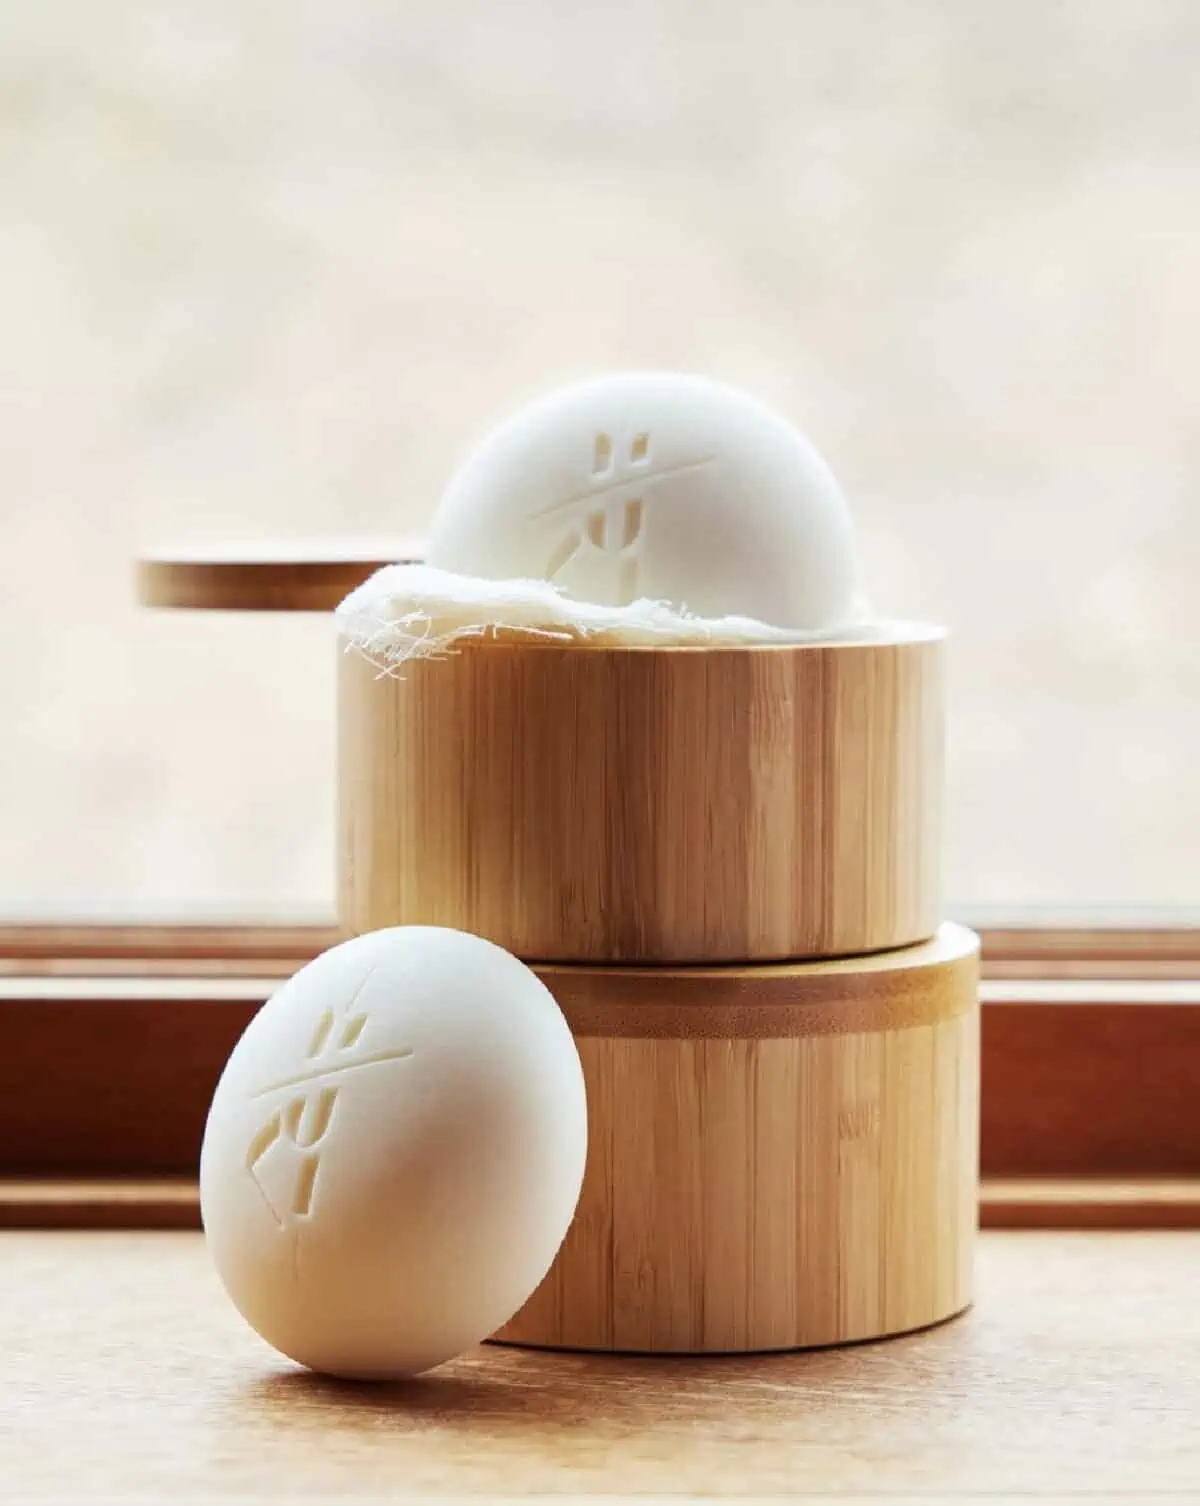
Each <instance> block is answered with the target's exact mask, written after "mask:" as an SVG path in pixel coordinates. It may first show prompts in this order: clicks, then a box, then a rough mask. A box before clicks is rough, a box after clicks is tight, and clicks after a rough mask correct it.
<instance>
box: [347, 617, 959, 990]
mask: <svg viewBox="0 0 1200 1506" xmlns="http://www.w3.org/2000/svg"><path fill="white" fill-rule="evenodd" d="M942 651H943V635H942V633H941V631H940V630H938V629H936V628H927V627H923V626H921V625H919V624H918V625H908V626H905V625H900V626H898V627H897V629H896V632H895V635H894V636H893V637H891V638H889V639H886V640H883V641H878V642H869V643H866V642H863V643H841V644H834V643H820V644H804V645H788V646H778V645H777V646H773V647H757V648H704V649H694V648H691V649H685V648H671V649H659V648H606V647H599V646H597V647H589V646H581V645H566V646H563V645H559V644H549V643H545V642H539V641H536V640H534V641H522V642H512V641H504V642H494V641H491V640H485V639H480V640H475V641H471V642H469V643H466V644H465V645H464V646H463V647H462V649H461V651H456V652H454V653H452V654H450V655H449V656H447V657H445V658H441V659H424V660H418V661H414V662H411V663H408V664H405V665H404V666H402V667H401V668H400V669H398V670H396V671H395V672H394V673H392V674H382V673H381V672H380V669H379V668H378V667H377V666H376V665H375V664H374V663H372V662H370V661H368V659H366V658H365V657H364V656H363V655H361V654H359V653H354V652H351V653H346V654H343V655H342V656H341V657H340V660H339V711H338V807H339V838H338V846H339V869H340V876H339V904H338V914H339V917H340V919H341V922H342V924H343V925H345V926H346V928H347V929H348V930H350V931H352V932H359V931H369V930H374V929H376V928H378V927H380V926H387V925H399V924H405V923H409V922H416V923H422V924H433V925H448V926H458V927H461V928H463V929H465V930H470V931H476V932H478V933H479V934H480V935H483V936H487V937H488V938H489V939H490V940H492V941H496V942H499V943H500V944H501V945H502V946H505V947H507V948H508V949H509V950H510V951H512V952H514V953H516V955H517V956H519V957H524V958H525V959H526V960H529V961H533V960H537V961H583V962H615V963H635V962H652V963H706V962H718V961H733V962H762V961H769V960H772V959H781V960H791V959H796V958H804V957H821V956H853V955H858V954H861V953H864V952H871V951H876V950H880V949H882V948H885V947H895V946H904V945H907V944H908V943H910V942H914V941H919V940H922V939H924V938H925V937H928V936H931V935H932V934H933V932H934V931H935V930H936V928H937V926H938V924H939V923H940V921H941V920H942V919H943V916H942V900H941V886H940V847H941V809H942V762H943V748H942V743H943V721H944V706H943V699H944V697H943V667H942V659H943V652H942Z"/></svg>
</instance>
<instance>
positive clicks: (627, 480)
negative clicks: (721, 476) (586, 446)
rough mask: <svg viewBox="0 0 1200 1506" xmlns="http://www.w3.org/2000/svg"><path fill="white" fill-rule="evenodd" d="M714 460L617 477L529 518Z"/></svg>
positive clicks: (695, 468) (706, 458)
mask: <svg viewBox="0 0 1200 1506" xmlns="http://www.w3.org/2000/svg"><path fill="white" fill-rule="evenodd" d="M716 459H717V457H716V456H715V455H704V456H702V457H701V458H700V459H699V460H688V461H685V462H684V463H683V464H682V465H668V466H664V467H663V468H662V470H660V471H642V470H639V471H638V473H637V475H636V476H618V477H617V478H616V480H615V481H607V482H605V484H604V485H603V486H594V487H590V488H589V489H588V490H587V491H586V492H578V493H577V494H576V495H575V496H573V497H565V498H564V499H563V500H562V501H561V502H551V504H550V506H549V507H543V508H541V509H540V510H539V511H538V512H531V513H530V514H529V516H530V517H531V518H550V517H553V516H554V514H555V513H560V512H566V511H567V510H568V509H569V508H572V507H576V506H578V504H579V503H581V502H594V501H595V500H596V498H597V497H604V496H607V494H608V493H609V492H615V491H620V489H621V488H622V487H623V486H638V487H643V486H645V485H646V483H647V482H648V481H663V480H665V479H666V478H667V477H668V476H681V475H682V474H683V473H684V472H685V471H698V470H701V469H703V467H704V466H706V465H713V464H714V463H715V461H716Z"/></svg>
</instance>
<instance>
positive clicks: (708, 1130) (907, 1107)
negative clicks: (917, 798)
mask: <svg viewBox="0 0 1200 1506" xmlns="http://www.w3.org/2000/svg"><path fill="white" fill-rule="evenodd" d="M977 970H978V941H977V938H976V937H975V935H974V933H973V932H970V931H967V930H965V929H964V928H962V927H960V926H945V927H943V928H942V930H941V931H940V932H939V934H938V937H937V940H936V941H934V942H930V943H926V944H925V945H922V946H917V947H910V948H905V949H903V950H901V951H898V952H890V953H887V954H883V955H879V956H876V957H873V958H865V959H860V960H858V961H853V962H852V961H847V960H843V961H839V962H832V963H831V962H812V963H807V964H791V965H788V966H776V967H771V968H724V969H716V968H699V969H691V968H678V969H675V968H672V969H666V968H663V969H633V970H627V969H604V968H583V967H576V968H562V969H552V970H550V972H549V973H548V975H547V977H546V981H547V983H548V985H549V986H550V988H551V990H552V991H555V992H556V995H557V996H559V997H560V998H561V999H562V1002H563V1007H564V1011H565V1013H566V1016H567V1019H568V1022H569V1023H570V1025H571V1028H572V1030H573V1032H574V1033H575V1037H576V1044H577V1045H578V1047H579V1055H580V1060H581V1061H582V1063H583V1075H584V1080H585V1082H586V1084H587V1094H588V1159H587V1170H586V1172H585V1175H584V1181H583V1191H582V1194H581V1196H580V1201H579V1208H578V1211H577V1213H576V1215H575V1220H574V1223H573V1224H572V1226H571V1229H570V1230H569V1232H568V1234H567V1237H566V1240H565V1241H564V1243H563V1246H562V1248H561V1250H560V1251H559V1253H558V1257H557V1259H556V1260H555V1262H554V1264H553V1266H552V1267H551V1269H550V1272H549V1274H548V1276H547V1277H546V1279H545V1281H544V1282H543V1283H542V1285H541V1286H540V1287H539V1289H538V1290H537V1292H535V1293H534V1295H533V1297H532V1298H531V1299H530V1301H529V1302H528V1303H527V1304H526V1305H525V1307H524V1308H523V1309H522V1311H521V1312H520V1313H519V1314H517V1316H516V1317H515V1318H514V1319H513V1321H512V1322H511V1323H510V1324H509V1325H508V1327H507V1328H506V1329H505V1330H504V1336H505V1337H507V1338H510V1339H513V1340H515V1341H519V1342H522V1343H530V1344H548V1345H561V1346H564V1347H567V1348H584V1349H621V1350H639V1351H643V1352H649V1353H662V1352H705V1353H717V1352H741V1351H746V1350H764V1349H784V1348H793V1347H797V1346H809V1345H816V1344H831V1343H841V1342H846V1341H848V1340H858V1339H864V1338H873V1337H877V1336H878V1335H879V1334H881V1333H897V1332H900V1331H902V1330H905V1329H911V1328H916V1327H920V1326H923V1325H925V1324H928V1323H932V1322H935V1321H936V1320H938V1319H941V1318H945V1317H947V1316H949V1315H950V1314H951V1313H954V1312H957V1311H959V1310H960V1309H961V1308H962V1307H963V1306H964V1305H965V1304H966V1303H967V1302H968V1301H969V1300H970V1294H971V1265H972V1255H973V1247H974V1241H975V1229H976V1224H977V1218H978V1213H977V1201H978V1189H977V1182H978V1166H979V1021H978V1006H977V1002H976V1001H977V985H978V978H977ZM763 974H766V978H765V979H764V978H763V976H762V975H763ZM581 995H582V997H581ZM810 995H811V997H810ZM581 1006H582V1008H581ZM843 1014H844V1018H843Z"/></svg>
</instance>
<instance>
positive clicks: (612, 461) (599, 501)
mask: <svg viewBox="0 0 1200 1506" xmlns="http://www.w3.org/2000/svg"><path fill="white" fill-rule="evenodd" d="M650 444H651V440H650V434H649V432H648V431H642V432H640V433H636V434H634V435H632V436H631V437H630V439H629V443H628V448H627V450H626V447H625V446H624V445H621V446H620V448H619V449H616V450H615V449H614V444H613V437H612V435H610V434H605V433H597V435H596V437H595V441H594V444H593V450H592V478H593V485H592V486H591V487H590V488H589V489H588V490H587V491H586V492H583V493H580V494H578V495H576V496H571V497H567V498H566V499H565V500H564V501H562V502H555V503H554V504H552V505H551V506H550V507H547V508H543V509H541V511H540V512H536V513H534V514H533V516H534V517H541V518H556V519H557V518H558V517H559V515H561V522H562V526H563V530H564V531H563V532H562V534H561V536H560V538H559V540H558V542H557V543H556V545H555V546H554V550H553V552H552V553H551V555H550V558H549V559H548V561H547V562H546V567H545V577H546V579H547V580H552V581H556V582H557V583H558V584H560V585H563V586H567V587H568V588H569V587H570V585H571V576H572V573H573V572H572V569H571V567H572V566H573V565H577V564H582V563H584V562H585V559H586V557H587V556H589V555H590V556H591V557H592V559H593V560H596V559H599V558H603V557H605V556H607V557H608V559H609V560H610V561H611V563H612V565H613V567H614V568H615V570H616V578H615V584H614V586H613V589H611V591H610V592H609V593H608V596H609V600H610V601H611V602H612V604H613V605H615V606H628V605H629V604H630V603H631V602H634V601H636V600H637V599H638V594H639V592H638V570H639V564H640V561H641V542H642V536H643V534H642V529H643V523H644V520H645V514H646V503H647V501H648V500H653V497H654V489H653V488H654V483H655V482H656V481H662V480H665V479H666V478H667V477H668V476H675V475H678V474H679V473H680V472H681V471H691V470H698V469H700V468H701V467H703V466H707V465H712V464H713V461H714V459H715V457H714V456H711V455H707V456H703V457H701V458H700V459H699V460H693V461H688V462H685V463H684V464H683V465H671V466H665V467H662V468H660V469H658V470H655V469H653V468H652V467H651V466H650V464H649V462H650V459H651V453H650Z"/></svg>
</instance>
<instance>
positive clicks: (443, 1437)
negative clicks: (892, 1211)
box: [0, 1234, 1200, 1506]
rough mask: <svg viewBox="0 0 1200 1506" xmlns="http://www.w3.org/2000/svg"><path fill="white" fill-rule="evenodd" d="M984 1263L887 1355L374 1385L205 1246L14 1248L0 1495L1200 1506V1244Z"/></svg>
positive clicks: (2, 1249)
mask: <svg viewBox="0 0 1200 1506" xmlns="http://www.w3.org/2000/svg"><path fill="white" fill-rule="evenodd" d="M981 1243H982V1248H981V1252H980V1262H979V1291H978V1298H977V1302H976V1305H975V1306H974V1308H973V1309H972V1310H971V1311H970V1312H968V1313H967V1314H966V1315H965V1316H964V1317H963V1318H960V1319H958V1320H956V1321H955V1322H953V1323H950V1324H947V1325H945V1326H944V1327H941V1328H935V1329H931V1330H929V1331H926V1332H924V1333H920V1334H915V1335H912V1336H910V1337H907V1338H901V1339H894V1340H891V1341H889V1342H886V1343H880V1344H871V1345H864V1346H861V1347H857V1348H849V1349H839V1350H825V1351H814V1352H809V1353H806V1354H792V1355H778V1356H770V1357H757V1358H752V1359H751V1358H742V1359H729V1358H723V1359H703V1360H701V1359H655V1360H637V1359H630V1358H623V1357H618V1356H584V1355H560V1354H549V1353H544V1352H536V1351H521V1350H515V1349H502V1348H498V1347H495V1346H489V1347H485V1348H484V1349H482V1350H479V1351H477V1352H476V1353H474V1354H472V1355H470V1356H467V1357H466V1358H464V1359H462V1360H459V1361H456V1362H455V1363H453V1364H452V1365H449V1366H446V1367H444V1368H443V1369H442V1370H440V1371H435V1372H434V1373H433V1374H432V1375H430V1376H429V1377H427V1378H425V1379H423V1380H418V1381H414V1382H409V1383H406V1384H396V1385H390V1386H362V1385H357V1386H356V1385H350V1384H345V1383H342V1384H339V1383H335V1382H330V1381H325V1380H322V1379H319V1378H317V1377H314V1376H310V1375H307V1374H305V1373H303V1372H300V1371H297V1370H296V1369H294V1368H293V1367H291V1366H289V1365H288V1364H287V1363H286V1362H284V1361H281V1360H279V1359H278V1358H277V1357H276V1356H274V1355H273V1354H272V1353H271V1351H270V1350H268V1349H267V1348H266V1347H265V1345H263V1344H262V1343H261V1342H260V1341H259V1340H258V1339H257V1338H256V1337H255V1336H254V1335H253V1334H252V1333H250V1332H249V1330H247V1329H246V1328H245V1327H244V1325H243V1324H242V1322H241V1320H240V1319H239V1318H238V1317H237V1315H236V1313H235V1312H234V1311H233V1309H232V1307H231V1306H230V1305H229V1304H228V1302H227V1301H226V1300H225V1298H224V1296H223V1294H222V1292H221V1291H220V1289H219V1286H218V1284H217V1281H216V1277H215V1276H214V1274H213V1273H212V1270H211V1268H210V1266H209V1264H208V1261H207V1259H206V1256H205V1253H204V1249H203V1245H202V1242H201V1240H200V1238H199V1237H198V1236H196V1235H189V1234H159V1235H117V1234H102V1235H78V1234H7V1235H2V1236H0V1291H2V1292H3V1294H4V1295H3V1306H2V1309H0V1312H2V1320H3V1334H4V1343H3V1345H2V1346H0V1499H3V1500H4V1501H5V1503H6V1506H10V1503H15V1502H18V1501H33V1500H41V1501H44V1500H47V1499H54V1498H57V1499H59V1500H65V1499H70V1500H94V1499H100V1498H108V1499H113V1500H118V1501H132V1500H144V1501H149V1500H172V1499H180V1500H186V1501H196V1502H200V1501H206V1502H225V1501H232V1500H241V1501H254V1502H258V1501H271V1500H274V1501H278V1500H289V1499H290V1500H297V1499H325V1500H328V1499H331V1498H333V1497H335V1496H336V1497H338V1498H345V1499H350V1500H355V1499H376V1500H383V1499H389V1500H390V1499H395V1498H396V1497H398V1496H402V1495H407V1494H425V1495H427V1496H433V1495H436V1496H449V1497H453V1496H474V1497H479V1496H484V1497H490V1498H496V1497H509V1498H512V1497H520V1496H523V1495H527V1494H553V1495H556V1496H559V1497H566V1498H572V1497H574V1498H576V1499H578V1498H583V1497H599V1498H607V1499H610V1500H611V1499H614V1498H621V1497H628V1496H633V1495H642V1496H658V1497H663V1498H666V1497H669V1498H671V1499H680V1498H683V1499H689V1498H691V1499H701V1498H702V1499H713V1498H716V1497H726V1498H733V1499H741V1500H747V1501H749V1500H765V1499H769V1498H774V1499H779V1498H782V1497H788V1498H801V1499H813V1500H821V1501H825V1502H834V1501H838V1502H851V1501H864V1502H865V1501H872V1502H876V1503H878V1502H880V1501H893V1502H895V1501H908V1502H917V1501H961V1500H971V1499H978V1500H986V1501H988V1502H990V1503H993V1506H995V1503H996V1502H1004V1501H1012V1502H1016V1501H1021V1502H1039V1503H1043V1506H1045V1503H1050V1502H1067V1501H1072V1502H1078V1501H1079V1500H1081V1499H1084V1500H1086V1501H1087V1502H1088V1503H1089V1506H1097V1503H1104V1502H1111V1503H1116V1502H1122V1503H1132V1502H1143V1501H1149V1502H1153V1501H1156V1500H1164V1501H1194V1500H1196V1498H1197V1490H1198V1486H1200V1423H1198V1421H1197V1419H1198V1418H1200V1367H1198V1366H1197V1364H1196V1355H1197V1353H1200V1306H1198V1305H1197V1303H1196V1302H1195V1279H1196V1271H1197V1269H1200V1235H1188V1234H1176V1235H1123V1234H1108V1235H1086V1234H1085V1235H1065V1236H1063V1235H1041V1234H1009V1235H1000V1234H992V1235H986V1236H984V1238H983V1240H982V1242H981Z"/></svg>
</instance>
